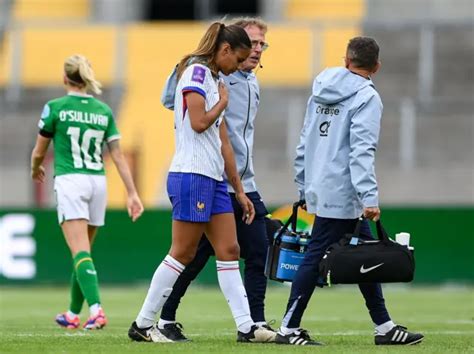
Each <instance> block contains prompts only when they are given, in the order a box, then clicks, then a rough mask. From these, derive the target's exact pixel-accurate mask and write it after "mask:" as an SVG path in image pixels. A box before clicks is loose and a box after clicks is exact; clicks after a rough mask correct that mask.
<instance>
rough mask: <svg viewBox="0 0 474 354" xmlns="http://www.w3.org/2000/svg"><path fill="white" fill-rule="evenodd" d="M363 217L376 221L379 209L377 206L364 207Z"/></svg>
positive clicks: (378, 216) (378, 217)
mask: <svg viewBox="0 0 474 354" xmlns="http://www.w3.org/2000/svg"><path fill="white" fill-rule="evenodd" d="M364 217H365V218H366V219H370V220H372V221H378V220H379V219H380V209H379V208H378V207H369V208H364Z"/></svg>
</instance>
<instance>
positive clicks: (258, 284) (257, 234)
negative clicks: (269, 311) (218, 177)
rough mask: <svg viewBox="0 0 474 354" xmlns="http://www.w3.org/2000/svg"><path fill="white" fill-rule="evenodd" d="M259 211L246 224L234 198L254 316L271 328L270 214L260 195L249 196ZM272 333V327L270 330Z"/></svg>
mask: <svg viewBox="0 0 474 354" xmlns="http://www.w3.org/2000/svg"><path fill="white" fill-rule="evenodd" d="M247 196H248V197H249V199H250V200H251V201H252V203H253V204H254V207H255V219H254V220H253V222H252V223H251V224H250V225H247V224H246V223H245V222H243V221H242V208H241V207H240V205H239V204H238V202H237V201H236V199H235V195H233V194H231V199H232V205H233V208H234V215H235V221H236V225H237V240H238V243H239V245H240V257H241V258H243V259H244V260H245V269H244V286H245V290H246V292H247V296H248V301H249V306H250V314H251V317H252V319H253V320H254V322H255V323H256V324H257V325H258V326H268V324H267V323H266V321H265V305H264V301H265V292H266V289H267V277H266V276H265V260H266V256H267V250H268V241H267V235H266V225H265V215H267V214H268V211H267V209H266V208H265V205H264V204H263V202H262V200H261V197H260V195H259V194H258V193H257V192H254V193H247ZM267 328H268V329H269V327H267Z"/></svg>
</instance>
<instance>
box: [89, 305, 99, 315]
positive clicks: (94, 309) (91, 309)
mask: <svg viewBox="0 0 474 354" xmlns="http://www.w3.org/2000/svg"><path fill="white" fill-rule="evenodd" d="M99 310H100V304H93V305H91V306H90V307H89V312H90V314H91V317H95V316H97V315H98V314H99Z"/></svg>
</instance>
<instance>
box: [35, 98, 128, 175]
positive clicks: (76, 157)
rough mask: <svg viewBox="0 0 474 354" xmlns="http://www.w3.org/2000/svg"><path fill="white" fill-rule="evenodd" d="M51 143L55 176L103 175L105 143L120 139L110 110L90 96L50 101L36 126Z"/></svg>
mask: <svg viewBox="0 0 474 354" xmlns="http://www.w3.org/2000/svg"><path fill="white" fill-rule="evenodd" d="M38 126H39V128H40V134H41V135H43V136H45V137H49V138H52V139H53V143H54V152H55V154H54V175H55V176H59V175H64V174H71V173H83V174H95V175H97V174H98V175H103V174H105V171H104V163H103V161H102V147H103V143H104V142H111V141H113V140H116V139H120V134H119V132H118V130H117V127H116V125H115V121H114V118H113V114H112V110H111V109H110V107H109V106H107V105H106V104H105V103H103V102H101V101H100V100H98V99H96V98H94V97H92V96H83V95H80V96H79V95H72V94H69V95H67V96H64V97H61V98H58V99H55V100H52V101H49V102H48V103H47V104H46V105H45V107H44V109H43V113H42V114H41V120H40V121H39V124H38Z"/></svg>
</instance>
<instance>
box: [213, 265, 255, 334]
mask: <svg viewBox="0 0 474 354" xmlns="http://www.w3.org/2000/svg"><path fill="white" fill-rule="evenodd" d="M216 264H217V279H218V280H219V286H220V287H221V290H222V293H223V294H224V296H225V298H226V300H227V303H228V304H229V307H230V310H231V311H232V316H234V321H235V324H236V325H237V329H238V330H239V331H240V332H242V333H249V332H250V329H251V328H252V326H253V325H254V324H255V323H254V322H253V320H252V318H251V317H250V307H249V302H248V299H247V293H246V292H245V288H244V284H243V283H242V277H241V276H240V272H239V261H216Z"/></svg>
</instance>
